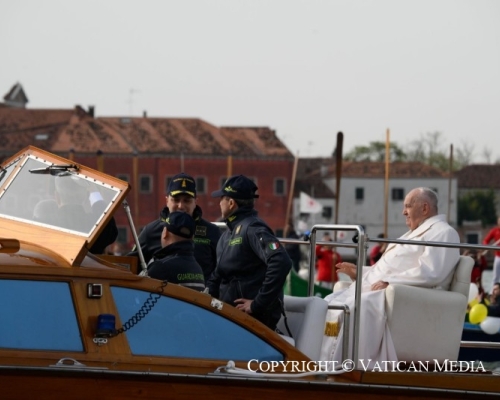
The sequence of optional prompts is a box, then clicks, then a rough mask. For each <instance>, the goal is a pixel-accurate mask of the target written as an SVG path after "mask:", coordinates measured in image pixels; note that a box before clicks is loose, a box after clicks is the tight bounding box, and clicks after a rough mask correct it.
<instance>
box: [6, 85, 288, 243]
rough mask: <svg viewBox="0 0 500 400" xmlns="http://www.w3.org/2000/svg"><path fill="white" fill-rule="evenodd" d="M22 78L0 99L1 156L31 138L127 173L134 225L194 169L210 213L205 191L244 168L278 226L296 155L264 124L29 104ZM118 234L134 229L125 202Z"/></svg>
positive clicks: (262, 211)
mask: <svg viewBox="0 0 500 400" xmlns="http://www.w3.org/2000/svg"><path fill="white" fill-rule="evenodd" d="M27 102H28V98H27V96H26V95H25V93H24V91H23V89H22V87H21V85H20V84H16V85H14V87H13V88H12V89H11V90H10V91H9V92H8V93H7V94H6V95H5V96H4V103H0V160H3V159H5V158H7V157H10V156H11V155H13V154H15V153H16V152H18V151H19V150H21V149H23V148H24V147H26V146H28V145H33V146H36V147H39V148H41V149H43V150H47V151H50V152H52V153H55V154H58V155H60V156H63V157H66V158H70V159H72V160H74V161H75V162H77V163H81V164H84V165H88V166H90V167H92V168H95V169H98V170H102V171H104V172H106V173H107V174H110V175H113V176H116V177H118V178H120V179H123V180H126V181H128V182H129V183H130V184H131V187H132V190H131V194H130V195H129V198H128V199H127V201H128V203H129V205H130V208H131V212H132V216H133V218H134V223H135V226H136V229H137V231H140V229H141V228H142V227H143V226H144V225H145V224H146V223H148V222H149V221H151V220H153V219H155V218H157V217H158V214H159V211H160V210H161V208H162V207H164V205H165V195H166V188H167V185H168V181H169V179H170V178H171V177H172V176H173V175H175V174H177V173H179V172H181V171H184V172H186V173H189V174H191V175H192V176H193V177H194V178H195V179H196V180H197V185H198V204H199V205H200V206H201V208H202V209H203V216H204V218H206V219H207V220H209V221H215V220H217V219H218V218H219V217H220V209H219V202H218V199H213V198H212V197H211V196H210V193H211V192H212V191H214V190H217V189H219V188H220V186H221V184H222V182H223V181H224V180H225V179H226V178H227V176H228V175H234V174H245V175H247V176H249V177H251V178H253V179H254V180H255V182H256V184H257V186H258V187H259V195H260V198H259V199H258V200H257V203H256V209H257V210H258V212H259V215H260V216H261V217H262V218H263V219H264V220H265V221H266V222H267V223H268V224H269V225H270V226H271V227H272V228H273V229H275V230H276V231H278V233H279V232H280V231H281V230H282V229H283V227H284V225H285V219H286V210H287V204H288V194H289V188H290V184H291V178H292V170H293V163H294V157H293V155H292V154H291V153H290V151H289V150H288V149H287V148H286V146H285V145H284V144H283V143H282V142H281V141H280V140H279V138H278V137H277V136H276V132H275V131H273V130H271V129H269V128H267V127H217V126H214V125H212V124H210V123H208V122H206V121H203V120H201V119H198V118H150V117H148V116H146V115H144V116H143V117H142V118H129V117H114V118H111V117H96V116H95V109H94V107H89V108H88V110H84V109H83V108H82V107H80V106H75V107H74V108H72V109H28V108H26V103H27ZM115 218H116V220H117V224H118V226H119V229H120V236H119V241H121V242H124V243H126V244H127V246H130V245H131V244H132V241H133V237H132V235H131V232H130V228H129V227H128V222H127V218H126V214H125V211H124V210H120V212H118V213H117V215H115Z"/></svg>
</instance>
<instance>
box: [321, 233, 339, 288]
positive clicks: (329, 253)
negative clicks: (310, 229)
mask: <svg viewBox="0 0 500 400" xmlns="http://www.w3.org/2000/svg"><path fill="white" fill-rule="evenodd" d="M323 241H324V242H331V241H332V239H331V237H330V235H329V234H328V233H326V234H325V235H324V236H323ZM341 262H342V258H341V257H340V254H339V253H337V252H336V251H335V248H334V247H332V246H322V245H316V268H317V272H316V283H317V284H318V285H320V286H322V287H326V288H328V289H332V288H333V283H334V282H337V280H338V277H337V271H336V268H335V265H337V264H338V263H341Z"/></svg>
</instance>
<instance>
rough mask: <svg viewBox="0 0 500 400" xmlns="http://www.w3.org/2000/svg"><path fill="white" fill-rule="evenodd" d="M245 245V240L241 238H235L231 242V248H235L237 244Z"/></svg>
mask: <svg viewBox="0 0 500 400" xmlns="http://www.w3.org/2000/svg"><path fill="white" fill-rule="evenodd" d="M241 243H243V239H242V238H241V237H238V238H235V239H233V240H231V241H230V242H229V246H234V245H235V244H241Z"/></svg>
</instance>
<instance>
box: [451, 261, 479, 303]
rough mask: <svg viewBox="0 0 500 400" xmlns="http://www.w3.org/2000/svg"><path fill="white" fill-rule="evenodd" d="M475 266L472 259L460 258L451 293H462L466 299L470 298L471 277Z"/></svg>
mask: <svg viewBox="0 0 500 400" xmlns="http://www.w3.org/2000/svg"><path fill="white" fill-rule="evenodd" d="M473 266H474V259H473V258H472V257H469V256H460V259H459V260H458V263H457V266H456V267H455V273H454V274H453V279H452V281H451V285H450V291H451V292H457V293H462V294H463V295H464V296H465V297H466V298H469V290H470V283H471V282H470V277H471V273H472V267H473Z"/></svg>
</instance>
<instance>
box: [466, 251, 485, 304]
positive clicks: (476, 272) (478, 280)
mask: <svg viewBox="0 0 500 400" xmlns="http://www.w3.org/2000/svg"><path fill="white" fill-rule="evenodd" d="M463 255H464V256H470V257H472V258H473V259H474V266H473V267H472V272H471V277H470V281H471V283H475V284H476V286H477V288H478V291H479V294H480V295H482V294H483V293H484V288H483V279H482V278H483V271H484V270H485V269H486V268H488V262H487V261H486V257H485V256H484V252H483V251H477V250H466V251H465V252H464V254H463Z"/></svg>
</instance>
